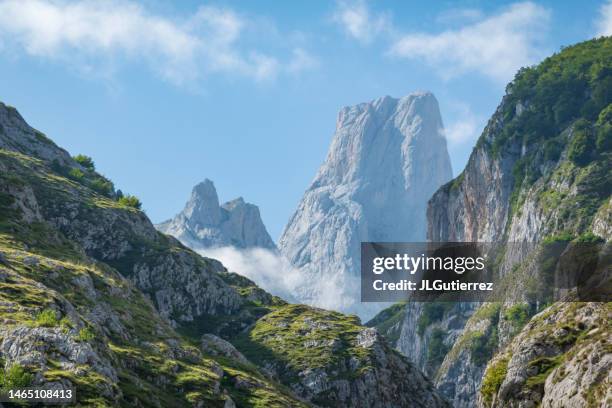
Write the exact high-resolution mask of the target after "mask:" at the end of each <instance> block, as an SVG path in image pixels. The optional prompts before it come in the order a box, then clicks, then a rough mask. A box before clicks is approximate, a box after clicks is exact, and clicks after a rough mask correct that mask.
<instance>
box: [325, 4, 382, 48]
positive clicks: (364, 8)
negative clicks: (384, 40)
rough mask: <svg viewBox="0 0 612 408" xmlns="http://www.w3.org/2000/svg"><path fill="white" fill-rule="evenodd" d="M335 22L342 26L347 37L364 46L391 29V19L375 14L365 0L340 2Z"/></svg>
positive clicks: (334, 18) (335, 14) (334, 15)
mask: <svg viewBox="0 0 612 408" xmlns="http://www.w3.org/2000/svg"><path fill="white" fill-rule="evenodd" d="M333 20H334V21H335V22H336V23H338V24H340V26H341V27H342V28H343V30H344V31H345V32H346V34H347V35H349V36H351V37H353V38H355V39H357V40H359V41H360V42H362V43H364V44H367V43H369V42H371V41H372V40H373V39H374V37H376V36H377V35H378V34H380V33H382V32H384V31H385V30H388V29H390V27H391V22H390V19H389V17H388V16H387V15H386V14H377V13H373V12H372V11H371V10H370V9H369V7H368V5H367V3H366V1H365V0H354V1H347V0H340V1H338V2H337V4H336V10H335V12H334V14H333Z"/></svg>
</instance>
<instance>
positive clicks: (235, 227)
mask: <svg viewBox="0 0 612 408" xmlns="http://www.w3.org/2000/svg"><path fill="white" fill-rule="evenodd" d="M156 227H157V229H159V230H160V231H162V232H164V233H166V234H170V235H173V236H175V237H176V238H178V239H179V240H180V241H182V242H183V244H185V245H187V246H189V247H192V248H194V249H203V248H210V247H222V246H235V247H238V248H251V247H261V248H267V249H272V250H275V249H276V245H275V244H274V241H272V238H271V237H270V235H269V234H268V231H267V230H266V227H265V226H264V224H263V221H262V220H261V215H260V213H259V208H258V207H257V206H256V205H254V204H250V203H247V202H246V201H245V200H244V198H242V197H238V198H236V199H234V200H231V201H228V202H226V203H224V204H223V205H219V196H218V195H217V189H216V188H215V184H214V183H213V182H212V181H211V180H209V179H204V181H202V182H201V183H198V184H197V185H196V186H195V187H194V188H193V190H192V192H191V197H190V198H189V201H187V203H186V204H185V208H184V209H183V211H182V212H181V213H179V214H178V215H177V216H175V217H174V218H173V219H171V220H169V221H166V222H164V223H161V224H158V225H157V226H156Z"/></svg>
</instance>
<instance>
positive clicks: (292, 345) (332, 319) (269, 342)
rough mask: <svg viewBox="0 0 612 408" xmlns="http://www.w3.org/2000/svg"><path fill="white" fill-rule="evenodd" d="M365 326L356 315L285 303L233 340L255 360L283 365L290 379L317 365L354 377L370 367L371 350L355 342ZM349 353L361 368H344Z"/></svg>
mask: <svg viewBox="0 0 612 408" xmlns="http://www.w3.org/2000/svg"><path fill="white" fill-rule="evenodd" d="M362 330H363V327H362V326H360V325H359V318H357V317H356V316H346V315H343V314H340V313H337V312H331V311H326V310H322V309H313V308H310V307H308V306H304V305H286V306H282V307H279V308H277V309H275V310H274V311H272V312H271V313H269V314H267V315H266V316H264V317H263V318H261V319H259V320H258V321H257V322H256V323H255V325H254V326H253V328H252V329H251V330H250V331H249V332H248V333H245V334H242V335H240V336H238V337H237V338H236V339H235V341H233V343H234V345H235V346H236V347H237V348H238V349H239V350H240V351H241V352H242V353H243V354H244V355H245V356H246V357H247V358H248V359H249V360H251V361H253V362H254V363H259V364H260V365H266V363H268V364H270V363H271V364H276V365H277V366H279V365H280V366H281V367H282V368H281V373H280V374H281V377H282V378H284V379H285V380H286V381H289V382H291V381H296V380H297V373H298V372H300V371H303V370H305V369H315V368H325V369H326V371H328V372H335V373H336V375H337V376H338V378H342V377H346V376H348V377H354V376H359V375H361V373H363V372H364V371H366V370H368V368H370V363H368V361H369V358H368V356H369V355H370V353H372V350H371V349H368V348H364V347H360V346H358V345H357V344H356V338H357V335H358V334H359V333H360V332H361V331H362ZM349 357H353V358H356V359H358V360H359V361H360V362H361V367H360V368H359V370H356V371H344V370H347V368H346V367H345V366H344V362H345V361H346V360H347V359H348V358H349ZM342 367H344V368H342Z"/></svg>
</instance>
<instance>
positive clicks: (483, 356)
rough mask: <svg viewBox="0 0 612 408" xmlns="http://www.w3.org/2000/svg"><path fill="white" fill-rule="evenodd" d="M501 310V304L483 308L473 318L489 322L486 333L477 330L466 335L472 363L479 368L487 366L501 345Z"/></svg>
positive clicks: (489, 304)
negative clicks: (498, 325)
mask: <svg viewBox="0 0 612 408" xmlns="http://www.w3.org/2000/svg"><path fill="white" fill-rule="evenodd" d="M500 309H501V305H500V304H499V303H488V304H486V305H484V306H481V307H480V308H479V309H478V310H477V311H476V313H474V315H473V316H472V318H473V319H474V320H475V321H486V322H487V324H486V329H485V330H484V331H482V330H477V331H473V332H471V333H467V334H466V335H467V340H468V342H469V343H468V344H469V349H470V359H471V361H472V363H474V364H476V365H478V366H483V365H485V364H486V363H487V362H488V361H489V360H490V359H491V357H493V354H494V353H495V350H497V345H498V343H499V336H498V331H497V323H498V322H499V311H500Z"/></svg>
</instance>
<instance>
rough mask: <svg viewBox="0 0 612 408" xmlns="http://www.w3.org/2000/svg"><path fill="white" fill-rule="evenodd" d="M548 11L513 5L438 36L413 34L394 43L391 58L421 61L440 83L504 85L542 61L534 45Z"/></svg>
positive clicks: (527, 5) (545, 21) (540, 53)
mask: <svg viewBox="0 0 612 408" xmlns="http://www.w3.org/2000/svg"><path fill="white" fill-rule="evenodd" d="M549 17H550V12H549V11H548V10H547V9H545V8H543V7H541V6H539V5H536V4H534V3H530V2H526V3H516V4H513V5H511V6H509V7H508V8H507V9H505V10H504V11H502V12H501V13H499V14H496V15H492V16H489V17H486V18H483V19H481V20H480V21H478V22H475V23H473V24H469V25H464V26H463V27H460V28H457V29H453V30H447V31H443V32H441V33H438V34H429V33H412V34H407V35H403V36H401V37H400V38H398V39H397V40H396V41H395V42H394V43H393V45H392V46H391V48H390V51H389V53H390V55H392V56H395V57H399V58H409V59H421V60H423V61H425V62H426V63H428V64H429V65H431V66H432V67H434V68H436V69H437V70H438V72H439V73H440V74H441V75H442V76H443V77H445V78H450V77H453V76H456V75H459V74H463V73H466V72H478V73H481V74H484V75H486V76H487V77H489V78H492V79H494V80H497V81H501V82H507V81H508V80H510V79H512V77H513V76H514V73H515V72H516V71H517V70H518V69H519V68H520V67H522V66H526V65H531V64H533V63H535V62H537V61H538V60H539V59H540V58H541V57H542V56H543V50H542V48H541V47H540V46H539V39H540V38H541V37H542V34H543V31H544V30H543V28H545V27H546V26H547V25H548V21H549Z"/></svg>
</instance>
